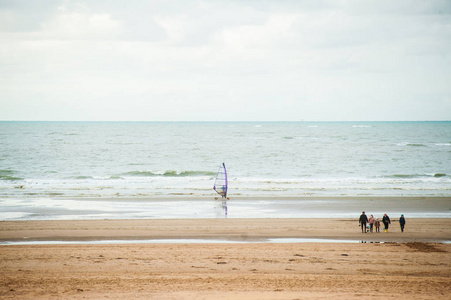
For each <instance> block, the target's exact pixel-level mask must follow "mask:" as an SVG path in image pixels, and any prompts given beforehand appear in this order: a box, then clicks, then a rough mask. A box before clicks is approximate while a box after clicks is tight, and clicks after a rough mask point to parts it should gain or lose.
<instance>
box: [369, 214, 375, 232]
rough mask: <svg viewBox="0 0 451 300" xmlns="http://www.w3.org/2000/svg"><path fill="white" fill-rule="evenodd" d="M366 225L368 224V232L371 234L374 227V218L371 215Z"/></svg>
mask: <svg viewBox="0 0 451 300" xmlns="http://www.w3.org/2000/svg"><path fill="white" fill-rule="evenodd" d="M368 223H370V232H373V226H374V217H373V215H371V216H370V218H369V219H368Z"/></svg>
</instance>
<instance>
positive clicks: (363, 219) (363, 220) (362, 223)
mask: <svg viewBox="0 0 451 300" xmlns="http://www.w3.org/2000/svg"><path fill="white" fill-rule="evenodd" d="M359 223H360V226H362V232H365V233H366V223H368V217H367V216H366V215H365V212H364V211H362V214H361V215H360V218H359Z"/></svg>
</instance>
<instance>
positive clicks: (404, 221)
mask: <svg viewBox="0 0 451 300" xmlns="http://www.w3.org/2000/svg"><path fill="white" fill-rule="evenodd" d="M405 225H406V219H404V215H401V218H399V226H401V232H404V226H405Z"/></svg>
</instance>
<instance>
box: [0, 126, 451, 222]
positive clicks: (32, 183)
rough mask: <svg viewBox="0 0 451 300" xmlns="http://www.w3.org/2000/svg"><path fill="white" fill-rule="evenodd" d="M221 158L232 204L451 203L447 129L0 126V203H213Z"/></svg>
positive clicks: (450, 133)
mask: <svg viewBox="0 0 451 300" xmlns="http://www.w3.org/2000/svg"><path fill="white" fill-rule="evenodd" d="M223 162H224V163H225V165H226V167H227V172H228V178H229V197H230V198H231V199H238V198H243V197H257V198H258V197H273V198H278V197H280V198H283V197H337V196H338V197H355V196H437V197H449V196H451V163H450V162H451V122H0V199H1V201H0V206H1V205H3V206H4V207H5V206H7V205H6V204H5V203H8V205H10V204H11V203H14V201H16V202H18V201H25V202H26V201H28V202H26V203H35V202H36V201H38V200H39V201H41V202H42V201H57V200H64V199H66V200H77V199H83V200H86V199H94V200H99V199H100V200H108V201H114V200H119V201H120V200H121V199H128V200H130V199H132V200H137V201H138V200H141V199H163V200H164V199H168V200H169V199H171V200H174V199H178V200H190V199H197V198H199V197H211V198H212V199H213V198H214V197H216V196H218V195H216V194H215V191H214V190H213V183H214V178H215V176H216V172H217V170H218V168H219V166H220V164H222V163H223ZM37 199H38V200H37ZM2 203H3V204H2ZM59 203H69V202H61V201H60V202H59ZM1 218H2V217H1V216H0V219H1ZM5 218H6V217H3V219H5Z"/></svg>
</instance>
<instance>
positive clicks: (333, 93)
mask: <svg viewBox="0 0 451 300" xmlns="http://www.w3.org/2000/svg"><path fill="white" fill-rule="evenodd" d="M0 120H77V121H78V120H80V121H85V120H105V121H110V120H117V121H141V120H142V121H300V120H305V121H359V120H363V121H377V120H380V121H384V120H451V1H449V0H428V1H423V0H410V1H408V0H397V1H392V0H375V1H371V0H368V1H364V0H361V1H338V0H330V1H320V0H312V1H303V0H297V1H296V0H294V1H275V0H274V1H264V0H255V1H254V0H236V1H234V0H224V1H219V0H211V1H207V0H205V1H203V0H199V1H190V0H180V1H163V0H161V1H157V0H151V1H122V0H117V1H111V0H109V1H106V0H105V1H99V0H96V1H59V0H42V1H32V0H23V1H21V0H11V1H7V0H0Z"/></svg>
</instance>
